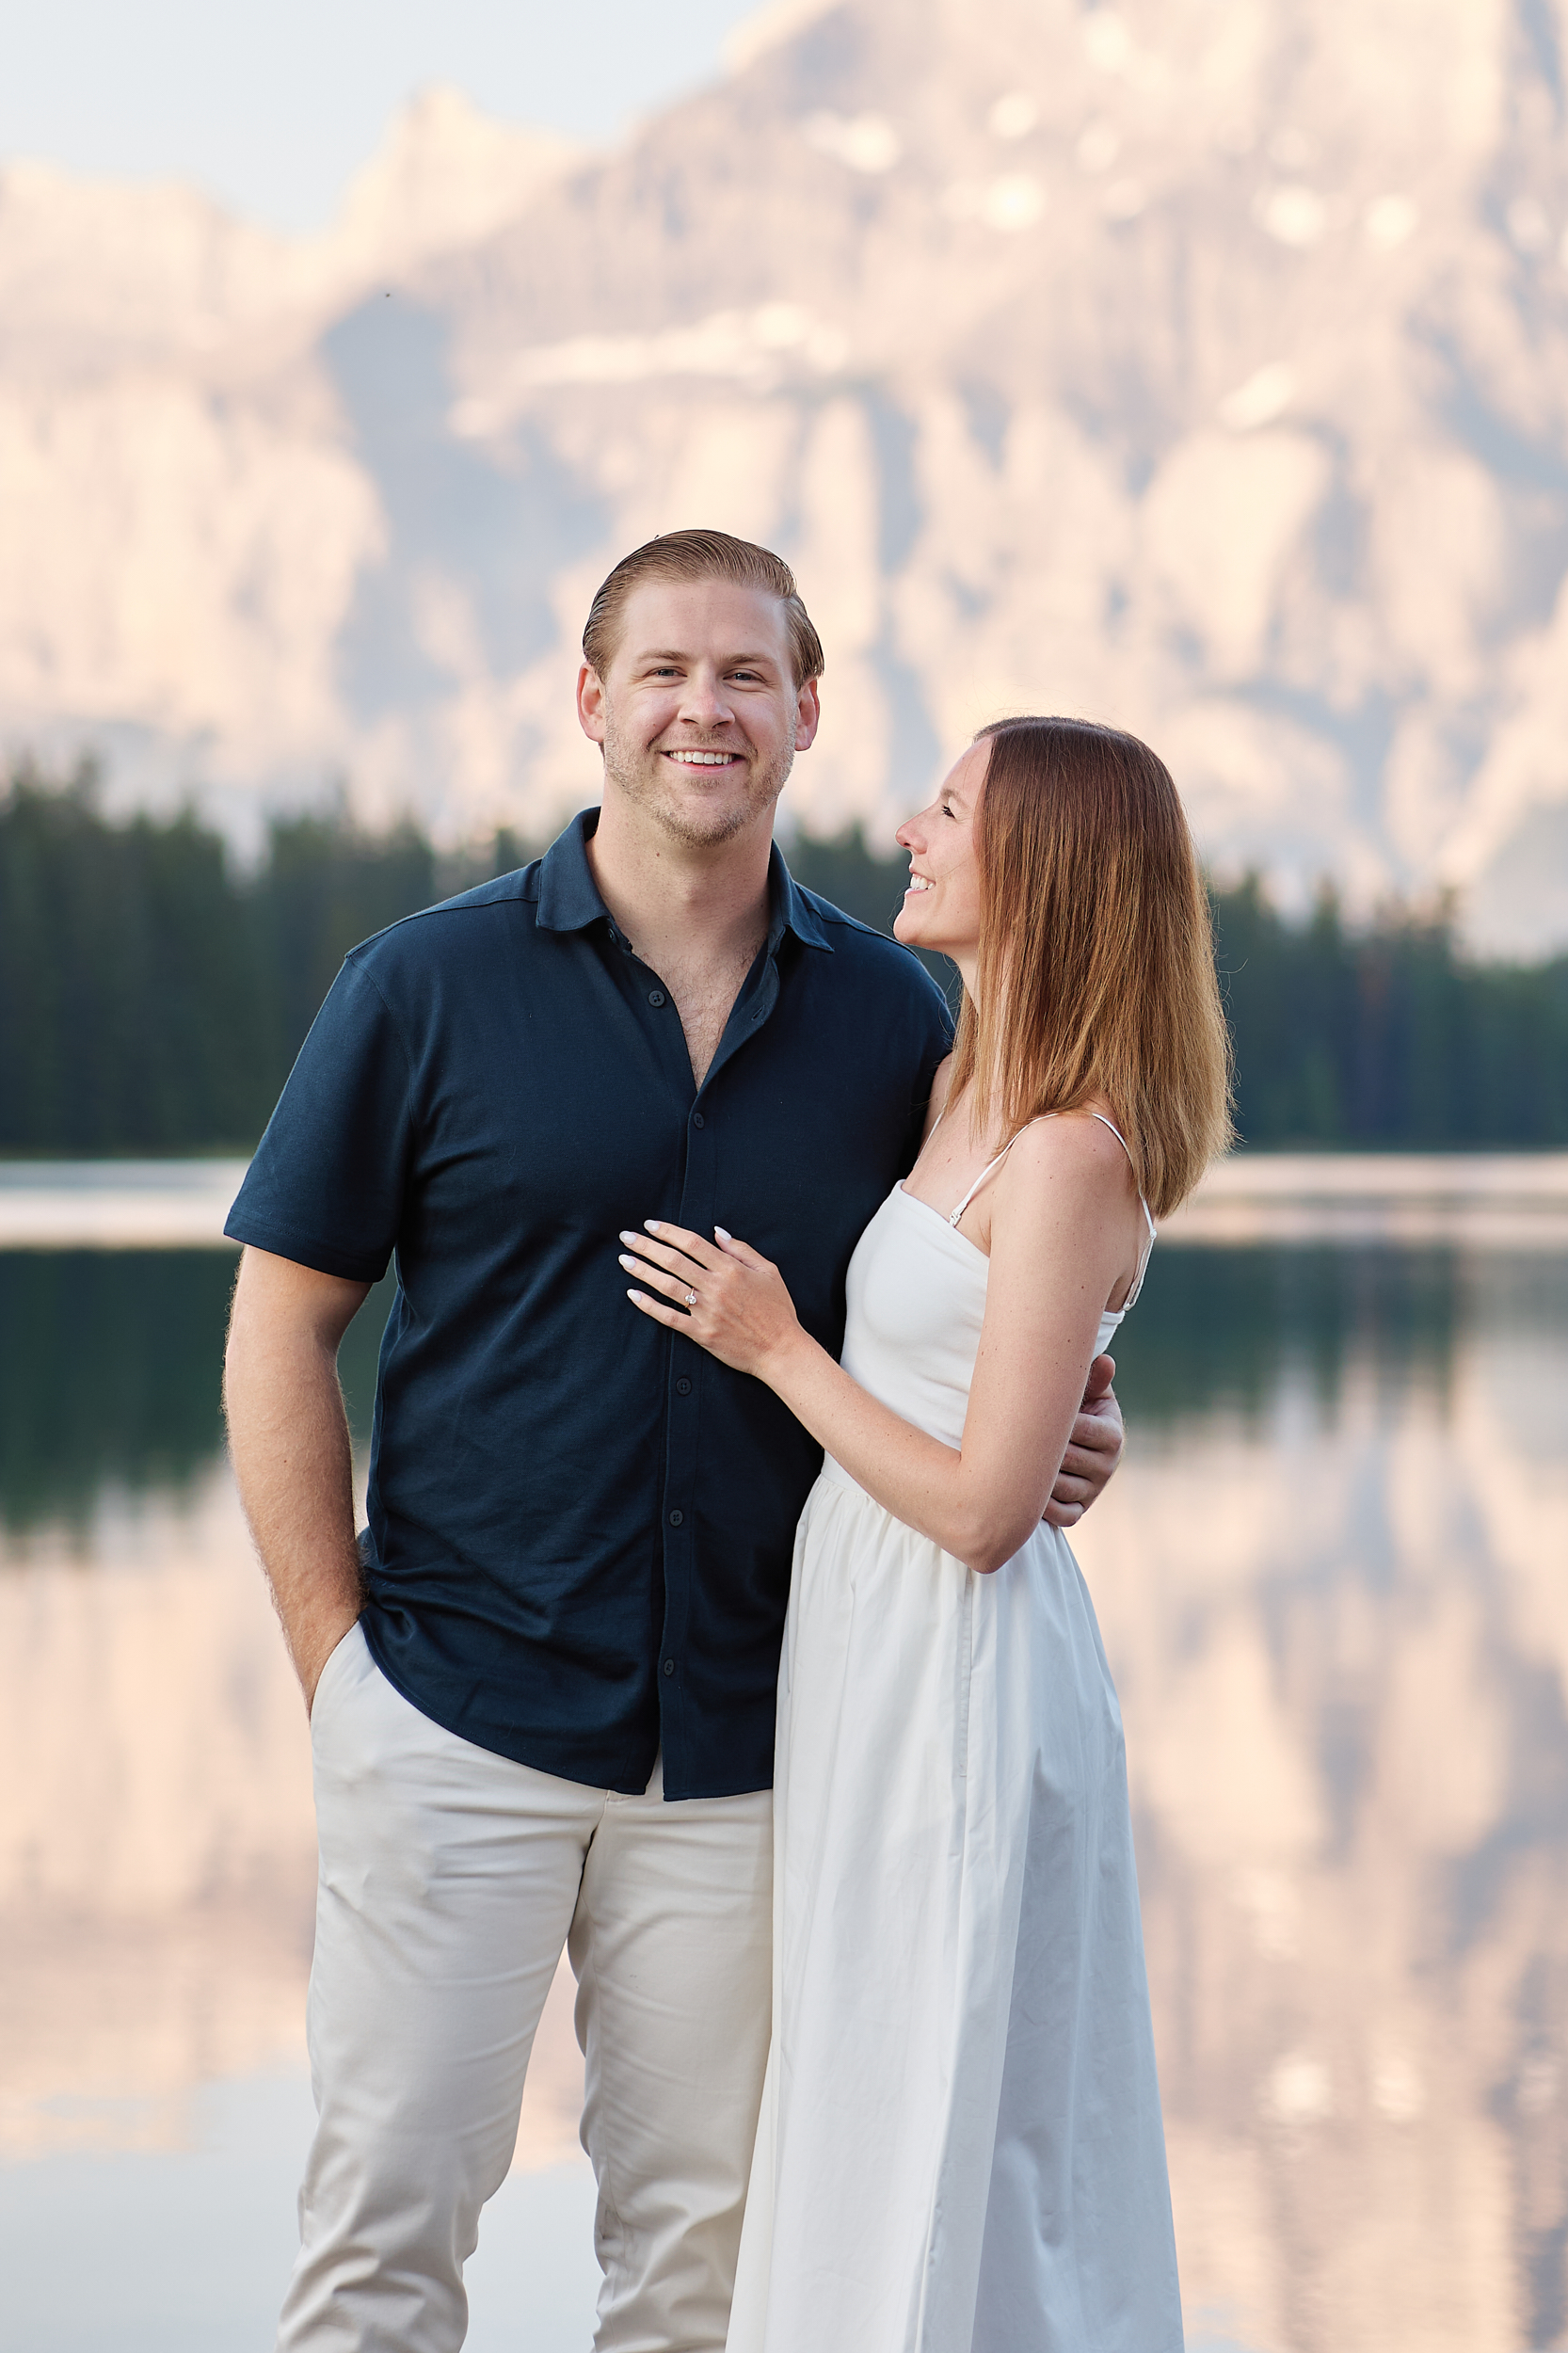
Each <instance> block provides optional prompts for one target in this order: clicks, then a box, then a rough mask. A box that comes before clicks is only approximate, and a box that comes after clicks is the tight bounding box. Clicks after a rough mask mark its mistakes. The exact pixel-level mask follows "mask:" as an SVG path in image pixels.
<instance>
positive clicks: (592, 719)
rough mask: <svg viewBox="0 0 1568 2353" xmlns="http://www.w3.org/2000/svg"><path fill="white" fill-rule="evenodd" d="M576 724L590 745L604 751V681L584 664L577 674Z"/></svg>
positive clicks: (596, 672)
mask: <svg viewBox="0 0 1568 2353" xmlns="http://www.w3.org/2000/svg"><path fill="white" fill-rule="evenodd" d="M577 724H578V726H579V727H580V728H582V730H583V732H584V735H585V736H586V737H587V739H588V741H589V743H590V744H598V745H599V748H600V751H602V750H603V749H604V735H605V715H604V681H603V680H602V679H601V678H600V675H599V672H598V671H597V670H595V669H592V668H591V667H590V666H589V664H587V663H586V662H584V664H583V667H582V668H581V669H580V670H579V671H578V673H577Z"/></svg>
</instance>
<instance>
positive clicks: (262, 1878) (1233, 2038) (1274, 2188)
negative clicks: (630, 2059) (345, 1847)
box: [0, 1244, 1568, 2353]
mask: <svg viewBox="0 0 1568 2353" xmlns="http://www.w3.org/2000/svg"><path fill="white" fill-rule="evenodd" d="M231 1277H232V1261H231V1260H230V1259H228V1258H227V1257H225V1256H224V1255H222V1254H219V1253H210V1254H201V1253H189V1254H181V1253H175V1254H151V1253H148V1254H125V1255H122V1256H116V1255H112V1254H88V1253H80V1254H62V1255H59V1256H49V1255H47V1254H26V1255H24V1254H16V1255H14V1256H11V1257H5V1256H0V1334H3V1345H0V1524H3V1526H4V1528H5V1529H7V1530H8V1531H9V1532H8V1535H7V1536H5V1537H4V1539H3V1540H0V1566H3V1573H0V1970H3V1971H4V1972H5V1974H6V1976H7V1977H8V1979H9V1984H8V1989H7V1994H6V1998H5V2000H4V2002H3V2004H0V2015H3V2016H4V2017H5V2019H6V2020H7V2021H8V2025H7V2026H6V2027H5V2029H4V2030H0V2031H3V2040H0V2153H7V2152H8V2153H10V2154H11V2156H12V2157H13V2158H15V2159H19V2160H24V2159H25V2158H26V2157H27V2156H28V2154H29V2153H37V2152H40V2151H41V2150H43V2149H45V2148H47V2147H51V2146H56V2147H57V2146H61V2145H66V2144H72V2145H78V2146H80V2145H84V2142H85V2141H88V2140H96V2141H97V2142H98V2143H101V2144H102V2143H105V2142H107V2143H108V2144H110V2145H120V2146H127V2145H130V2144H133V2143H139V2144H140V2145H155V2144H158V2143H160V2142H162V2143H165V2144H167V2143H168V2141H169V2140H170V2139H171V2138H174V2139H177V2138H178V2137H179V2134H180V2132H181V2130H182V2125H181V2122H180V2116H181V2112H182V2111H181V2103H182V2101H183V2099H184V2096H185V2095H186V2094H187V2093H188V2091H189V2089H190V2088H191V2087H192V2086H193V2085H195V2084H199V2083H200V2082H202V2081H209V2080H212V2079H213V2078H215V2077H217V2076H222V2075H225V2074H227V2075H235V2074H243V2073H245V2072H246V2071H247V2070H250V2071H254V2070H256V2069H258V2068H261V2067H263V2066H264V2065H265V2064H267V2063H268V2062H269V2060H270V2059H275V2058H276V2057H277V2056H278V2055H279V2054H280V2053H283V2054H287V2053H289V2052H292V2051H294V2050H296V2048H297V2041H298V2031H299V2015H300V2007H301V2000H302V1992H303V1977H304V1969H305V1964H306V1956H307V1952H308V1943H309V1924H310V1893H311V1826H310V1814H309V1785H308V1756H307V1751H306V1746H305V1741H304V1735H303V1726H302V1723H301V1721H300V1716H299V1711H298V1705H297V1700H296V1695H295V1694H294V1692H293V1691H292V1689H291V1688H290V1686H289V1683H288V1678H287V1674H286V1671H285V1670H284V1668H283V1665H282V1661H281V1655H280V1645H279V1643H278V1641H277V1638H276V1634H275V1632H274V1630H273V1629H272V1627H271V1625H270V1624H269V1622H268V1617H267V1612H266V1609H265V1605H264V1599H263V1597H262V1593H261V1590H260V1580H259V1577H257V1574H256V1572H255V1570H254V1568H253V1566H252V1565H251V1564H250V1563H249V1561H248V1558H247V1550H246V1545H245V1540H244V1535H243V1530H242V1529H241V1528H240V1525H239V1520H238V1514H237V1511H236V1509H235V1507H234V1504H233V1501H232V1494H231V1492H230V1490H229V1488H228V1485H227V1481H226V1476H225V1474H224V1472H223V1470H222V1465H221V1458H220V1454H219V1450H218V1449H219V1430H218V1421H217V1405H216V1381H217V1368H218V1359H219V1355H220V1351H221V1340H222V1324H223V1315H224V1306H225V1301H226V1297H227V1292H228V1288H229V1283H230V1280H231ZM390 1289H391V1287H390V1285H389V1286H384V1287H383V1288H382V1289H381V1291H380V1293H379V1294H378V1295H377V1297H376V1299H374V1300H373V1301H372V1302H371V1303H370V1305H368V1306H367V1308H366V1310H365V1311H364V1313H363V1314H362V1315H361V1316H360V1319H359V1321H358V1322H357V1323H356V1325H355V1327H354V1328H353V1330H352V1332H351V1334H350V1337H349V1340H348V1342H347V1344H346V1346H345V1349H344V1376H345V1383H346V1385H347V1388H348V1391H349V1396H350V1410H351V1417H352V1420H353V1422H354V1426H355V1429H356V1433H357V1438H358V1441H359V1443H360V1446H361V1448H362V1445H363V1443H364V1440H365V1437H366V1435H367V1434H368V1427H369V1409H370V1402H371V1398H372V1394H373V1389H374V1379H375V1357H376V1342H377V1338H378V1334H379V1327H380V1323H381V1321H383V1319H384V1316H385V1312H386V1307H387V1305H389V1304H390ZM1118 1387H1119V1389H1120V1391H1121V1394H1122V1396H1123V1398H1124V1401H1125V1403H1126V1407H1127V1413H1128V1425H1129V1430H1130V1433H1131V1444H1130V1448H1129V1457H1128V1465H1127V1468H1126V1470H1125V1471H1124V1473H1123V1474H1122V1476H1121V1477H1120V1478H1119V1479H1118V1481H1117V1482H1116V1485H1115V1487H1114V1488H1113V1489H1112V1494H1111V1495H1110V1496H1109V1497H1107V1499H1106V1501H1105V1503H1104V1504H1103V1505H1102V1506H1101V1507H1100V1508H1099V1510H1097V1511H1096V1513H1095V1514H1094V1515H1093V1516H1092V1518H1091V1519H1090V1520H1089V1521H1088V1522H1087V1523H1086V1524H1085V1526H1084V1528H1083V1529H1082V1531H1081V1535H1080V1539H1079V1540H1077V1549H1078V1551H1079V1554H1080V1560H1081V1561H1082V1563H1083V1567H1084V1571H1085V1574H1086V1576H1087V1577H1088V1578H1089V1581H1090V1584H1091V1586H1092V1588H1093V1591H1094V1593H1095V1598H1096V1607H1097V1608H1098V1609H1099V1612H1100V1617H1101V1623H1102V1625H1103V1627H1104V1631H1105V1638H1106V1646H1107V1649H1108V1652H1109V1654H1110V1657H1111V1660H1112V1666H1113V1669H1114V1671H1115V1673H1116V1677H1117V1681H1118V1685H1119V1687H1120V1689H1121V1693H1122V1698H1123V1705H1124V1712H1125V1715H1126V1718H1127V1723H1128V1750H1129V1757H1130V1769H1131V1777H1132V1784H1133V1795H1134V1804H1135V1809H1136V1815H1137V1824H1138V1833H1139V1849H1140V1857H1141V1869H1142V1877H1143V1885H1144V1910H1145V1920H1146V1929H1147V1942H1148V1949H1149V1959H1150V1971H1151V1981H1152V1993H1153V1999H1154V2006H1155V2017H1156V2026H1157V2031H1158V2035H1159V2041H1160V2059H1161V2072H1162V2080H1163V2084H1164V2090H1165V2099H1166V2106H1167V2114H1168V2123H1169V2131H1170V2141H1171V2151H1172V2162H1173V2178H1174V2185H1175V2194H1176V2206H1177V2218H1178V2227H1179V2232H1180V2237H1181V2247H1182V2259H1183V2269H1184V2278H1185V2281H1186V2286H1187V2291H1188V2295H1189V2299H1190V2305H1191V2310H1192V2317H1193V2324H1194V2325H1193V2329H1192V2334H1193V2338H1194V2340H1195V2341H1202V2340H1203V2339H1204V2337H1205V2333H1206V2330H1207V2331H1208V2335H1209V2336H1210V2337H1213V2338H1224V2339H1227V2340H1231V2341H1234V2342H1236V2343H1238V2344H1242V2345H1249V2346H1252V2347H1256V2348H1265V2347H1266V2348H1268V2353H1286V2348H1290V2353H1296V2348H1302V2349H1303V2353H1306V2349H1307V2348H1310V2349H1311V2353H1318V2349H1319V2348H1322V2349H1323V2353H1329V2349H1330V2348H1332V2353H1386V2348H1389V2347H1398V2348H1400V2353H1403V2348H1406V2347H1409V2348H1413V2349H1415V2348H1419V2349H1420V2353H1429V2348H1430V2349H1431V2353H1450V2349H1451V2353H1524V2348H1526V2347H1544V2346H1550V2345H1557V2344H1558V2343H1560V2341H1561V2340H1562V2338H1563V2336H1564V2333H1565V2330H1568V2299H1565V2285H1564V2278H1565V2259H1568V1870H1565V1867H1564V1866H1565V1864H1568V1716H1565V1710H1564V1691H1565V1689H1568V1580H1565V1578H1564V1575H1563V1572H1564V1568H1565V1566H1568V1462H1565V1449H1564V1443H1563V1439H1564V1422H1565V1410H1564V1409H1565V1404H1568V1257H1561V1256H1560V1257H1550V1256H1536V1257H1527V1256H1525V1255H1522V1254H1518V1255H1510V1254H1508V1253H1506V1252H1501V1251H1496V1252H1488V1251H1477V1250H1467V1249H1464V1248H1456V1247H1432V1248H1422V1249H1414V1248H1392V1247H1385V1246H1366V1247H1317V1246H1296V1245H1292V1246H1288V1247H1249V1248H1207V1247H1186V1248H1176V1247H1173V1246H1170V1245H1168V1244H1167V1245H1162V1246H1161V1248H1160V1250H1159V1251H1157V1252H1156V1255H1155V1262H1154V1267H1153V1269H1152V1271H1151V1273H1150V1278H1149V1283H1148V1287H1147V1289H1146V1292H1145V1296H1144V1300H1143V1302H1142V1303H1141V1304H1140V1305H1139V1307H1138V1310H1137V1312H1136V1314H1135V1315H1134V1316H1133V1318H1132V1319H1131V1320H1130V1321H1129V1322H1128V1326H1127V1329H1126V1332H1125V1334H1124V1336H1123V1352H1122V1363H1121V1369H1120V1373H1119V1377H1118ZM94 1564H96V1565H98V1566H100V1567H101V1568H103V1569H104V1570H109V1569H112V1570H113V1571H114V1572H115V1574H113V1575H111V1576H106V1577H99V1576H93V1575H84V1574H83V1571H84V1568H85V1567H86V1568H90V1567H92V1566H93V1565H94ZM539 2057H540V2065H541V2071H542V2072H541V2084H543V2083H544V2080H545V2076H546V2075H548V2073H549V2070H550V2069H551V2068H553V2069H554V2071H555V2072H554V2074H553V2076H552V2077H551V2078H550V2081H551V2083H552V2085H553V2090H552V2093H551V2095H550V2097H551V2099H552V2100H553V2105H550V2101H549V2100H547V2101H546V2104H545V2106H544V2108H542V2109H541V2110H540V2111H539V2113H538V2114H537V2116H536V2121H535V2122H534V2124H533V2125H531V2126H530V2127H529V2133H528V2134H525V2141H526V2142H527V2146H526V2148H525V2150H524V2157H525V2161H527V2162H531V2163H545V2162H551V2161H552V2160H553V2158H554V2157H555V2156H557V2155H559V2154H561V2153H564V2152H565V2151H566V2150H568V2148H569V2146H570V2142H571V2121H572V2120H571V2109H572V2102H573V2099H574V2096H575V2092H574V2083H573V2076H572V2070H573V2067H574V2066H575V2055H574V2052H573V2050H572V2046H571V2041H570V2031H569V2025H568V2023H567V2013H566V2011H565V2009H564V2008H563V2009H561V2010H560V2012H559V2014H558V2017H557V2020H556V2027H555V2029H554V2041H552V2040H551V2038H550V2036H548V2035H547V2036H546V2037H545V2038H544V2039H543V2041H541V2045H540V2053H539ZM72 2103H74V2105H72ZM128 2119H129V2120H131V2121H129V2122H128V2121H127V2120H128ZM530 2134H531V2135H532V2137H531V2138H530V2137H529V2135H530ZM73 2136H74V2140H73V2141H72V2137H73ZM126 2161H127V2162H134V2161H135V2160H134V2159H132V2158H129V2157H128V2158H127V2160H126Z"/></svg>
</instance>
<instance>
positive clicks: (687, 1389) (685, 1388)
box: [675, 1373, 692, 1397]
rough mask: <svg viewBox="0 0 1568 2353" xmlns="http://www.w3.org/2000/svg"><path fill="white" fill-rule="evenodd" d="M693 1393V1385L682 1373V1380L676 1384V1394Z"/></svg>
mask: <svg viewBox="0 0 1568 2353" xmlns="http://www.w3.org/2000/svg"><path fill="white" fill-rule="evenodd" d="M691 1393H692V1385H691V1383H690V1382H689V1381H688V1380H687V1378H686V1376H685V1374H684V1373H682V1374H681V1376H680V1380H679V1381H678V1382H677V1383H676V1385H675V1394H676V1396H677V1397H690V1396H691Z"/></svg>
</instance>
